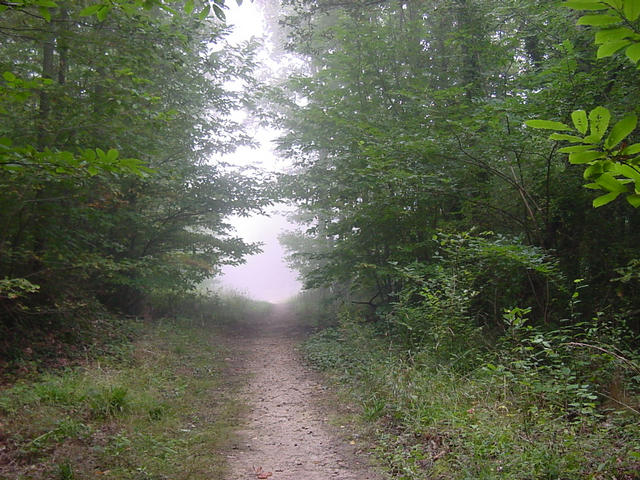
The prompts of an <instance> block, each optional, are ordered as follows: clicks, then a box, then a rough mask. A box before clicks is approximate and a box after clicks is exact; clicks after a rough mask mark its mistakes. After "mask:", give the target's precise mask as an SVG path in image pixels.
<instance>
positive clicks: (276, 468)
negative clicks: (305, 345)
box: [225, 306, 382, 480]
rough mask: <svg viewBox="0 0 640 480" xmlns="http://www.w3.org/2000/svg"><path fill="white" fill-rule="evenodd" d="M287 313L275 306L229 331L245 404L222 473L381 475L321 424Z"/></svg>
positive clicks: (279, 477)
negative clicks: (261, 318) (244, 382)
mask: <svg viewBox="0 0 640 480" xmlns="http://www.w3.org/2000/svg"><path fill="white" fill-rule="evenodd" d="M294 320H295V319H294V318H292V316H291V315H290V314H289V313H288V312H287V311H286V310H285V309H284V308H283V307H279V306H278V307H275V308H274V311H273V312H272V314H271V315H269V317H267V318H265V319H264V321H260V322H256V323H255V324H254V325H246V326H244V327H243V328H240V329H239V330H238V331H236V332H235V333H233V334H232V335H230V337H229V338H228V341H229V346H230V350H231V351H232V352H233V356H232V357H230V358H229V359H228V361H229V362H230V363H231V369H232V370H233V371H234V372H235V374H237V375H242V376H244V378H249V381H248V383H247V385H246V387H245V388H244V389H243V391H242V393H241V395H242V397H243V398H242V400H243V401H244V402H245V403H246V404H247V405H248V409H247V412H246V414H245V418H244V419H243V422H242V424H241V425H239V431H238V432H237V433H238V440H237V441H236V443H235V445H234V446H233V449H232V450H230V451H229V452H228V454H227V458H228V462H229V466H230V468H229V473H228V475H227V477H226V478H225V480H244V479H252V478H253V479H255V478H269V479H270V480H320V479H322V480H326V479H340V480H342V479H344V480H381V479H382V476H379V475H377V474H375V473H374V472H373V471H372V470H371V468H370V467H369V466H368V465H367V464H368V458H369V457H368V455H367V453H366V452H362V451H359V450H358V447H357V446H355V445H351V444H350V442H348V441H347V440H345V439H344V438H340V437H341V435H338V434H337V433H336V431H335V429H334V427H332V426H330V425H329V424H328V416H329V413H328V412H327V411H326V410H327V407H326V406H325V407H322V406H321V403H320V400H321V399H322V398H323V396H324V395H325V391H324V389H323V388H322V386H321V385H320V384H319V383H318V381H317V379H316V375H315V374H314V373H313V372H311V371H309V369H308V368H306V367H305V366H303V365H302V364H301V363H300V359H299V355H298V353H297V352H296V349H295V346H296V344H298V343H299V341H300V339H301V338H302V335H303V333H304V332H303V331H302V329H301V328H300V327H297V326H296V325H295V322H294ZM269 472H270V473H271V474H272V475H269Z"/></svg>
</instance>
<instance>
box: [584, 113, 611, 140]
mask: <svg viewBox="0 0 640 480" xmlns="http://www.w3.org/2000/svg"><path fill="white" fill-rule="evenodd" d="M610 119H611V113H609V110H607V109H606V108H604V107H596V108H594V109H593V110H591V112H590V113H589V124H590V125H591V135H593V136H594V137H596V138H598V140H600V139H602V137H603V136H604V133H605V132H606V131H607V128H608V127H609V120H610Z"/></svg>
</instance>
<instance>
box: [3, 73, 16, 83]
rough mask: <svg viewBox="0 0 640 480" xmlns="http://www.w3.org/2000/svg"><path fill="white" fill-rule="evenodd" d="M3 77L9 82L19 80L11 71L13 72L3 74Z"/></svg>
mask: <svg viewBox="0 0 640 480" xmlns="http://www.w3.org/2000/svg"><path fill="white" fill-rule="evenodd" d="M2 77H3V78H4V79H5V80H6V81H7V82H12V83H13V82H15V81H16V80H17V77H16V76H15V75H14V74H13V73H11V72H4V73H3V74H2Z"/></svg>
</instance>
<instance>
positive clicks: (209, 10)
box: [198, 5, 211, 20]
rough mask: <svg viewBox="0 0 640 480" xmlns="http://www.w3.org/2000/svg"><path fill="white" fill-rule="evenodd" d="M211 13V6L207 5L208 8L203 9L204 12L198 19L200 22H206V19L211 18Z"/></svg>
mask: <svg viewBox="0 0 640 480" xmlns="http://www.w3.org/2000/svg"><path fill="white" fill-rule="evenodd" d="M209 13H211V6H209V5H207V6H206V7H204V8H203V9H202V11H201V12H200V13H199V14H198V18H199V19H200V20H204V19H205V18H207V17H208V16H209Z"/></svg>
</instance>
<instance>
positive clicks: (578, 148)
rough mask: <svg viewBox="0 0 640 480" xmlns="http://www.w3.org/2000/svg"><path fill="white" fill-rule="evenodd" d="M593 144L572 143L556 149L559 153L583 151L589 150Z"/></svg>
mask: <svg viewBox="0 0 640 480" xmlns="http://www.w3.org/2000/svg"><path fill="white" fill-rule="evenodd" d="M592 148H593V145H572V146H570V147H562V148H561V149H559V150H558V152H560V153H575V152H584V151H586V150H591V149H592Z"/></svg>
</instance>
